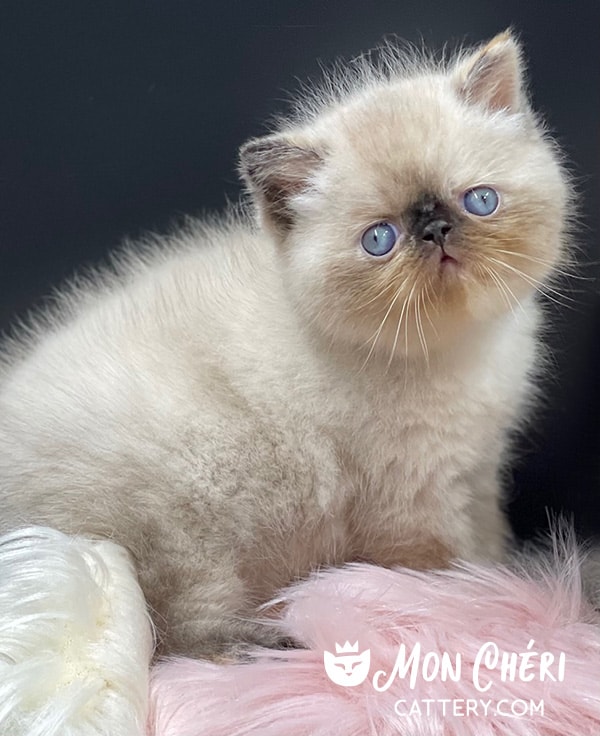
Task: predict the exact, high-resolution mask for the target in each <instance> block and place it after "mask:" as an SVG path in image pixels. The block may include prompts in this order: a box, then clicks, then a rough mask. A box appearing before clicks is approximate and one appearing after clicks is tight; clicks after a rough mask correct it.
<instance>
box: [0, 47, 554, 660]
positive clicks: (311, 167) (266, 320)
mask: <svg viewBox="0 0 600 736" xmlns="http://www.w3.org/2000/svg"><path fill="white" fill-rule="evenodd" d="M299 109H300V112H299V114H298V115H297V116H296V118H295V119H293V120H292V121H288V122H285V123H283V124H282V125H281V126H280V128H279V130H278V131H277V132H275V133H274V134H272V135H269V136H267V137H265V138H261V139H255V140H251V141H250V142H249V143H247V144H246V145H245V146H244V147H243V148H242V150H241V163H240V169H241V172H242V175H243V177H244V179H245V182H246V184H247V185H248V189H249V191H250V194H251V196H252V198H253V201H254V204H255V210H256V214H257V220H258V222H257V224H255V223H253V222H252V221H251V219H250V218H247V217H245V216H243V215H235V214H230V215H228V216H227V217H226V218H223V219H222V220H220V221H216V222H213V223H208V224H207V223H204V224H202V223H194V224H192V225H190V227H189V228H188V229H187V230H185V231H184V232H181V233H179V234H177V235H176V236H174V237H172V238H171V239H169V240H168V242H166V239H163V241H161V242H159V243H158V244H156V243H155V244H154V245H153V247H152V248H146V249H144V250H142V251H138V252H137V253H129V254H128V255H127V256H126V257H124V258H123V259H122V263H121V264H120V266H119V268H118V273H117V274H116V275H112V276H111V275H107V274H104V275H103V276H102V278H99V279H98V280H97V282H96V283H95V284H87V283H79V284H78V285H77V286H76V287H75V289H73V290H71V291H70V292H68V293H66V295H65V296H64V298H63V300H62V304H61V306H60V308H59V309H58V310H57V311H54V312H52V313H51V314H50V315H47V316H46V318H45V320H43V325H41V326H40V325H38V327H37V328H36V329H35V330H34V331H33V334H31V333H26V334H24V336H23V338H22V339H21V340H19V341H16V342H14V341H13V342H12V343H11V344H9V345H8V346H7V349H6V350H5V352H6V359H5V361H4V362H5V365H4V369H3V375H2V380H1V387H0V496H1V504H2V526H3V527H4V528H5V529H8V528H12V527H15V526H19V525H23V524H26V523H27V524H29V523H37V524H46V525H51V526H53V527H57V528H59V529H61V530H63V531H66V532H70V533H77V534H84V535H98V536H101V537H109V538H111V539H114V540H116V541H118V542H120V543H121V544H123V545H125V546H126V547H127V549H128V550H129V551H130V552H131V554H132V556H133V558H134V560H135V562H136V565H137V569H138V572H139V577H140V581H141V584H142V587H143V589H144V591H145V594H146V596H147V599H148V601H149V603H150V605H151V607H152V609H153V610H154V611H155V612H156V622H157V624H158V627H159V629H160V630H161V631H162V636H163V649H164V651H168V652H186V653H188V654H192V653H194V654H202V655H205V656H211V655H216V654H218V653H219V652H222V651H224V650H227V649H228V648H229V647H231V646H232V645H234V644H235V643H236V642H240V641H245V642H249V641H258V642H262V643H266V644H274V643H275V642H276V638H277V632H276V631H275V630H273V629H271V628H268V627H264V626H261V625H259V624H258V623H257V622H256V621H255V620H254V618H255V616H256V610H257V607H258V606H259V605H260V604H261V603H263V602H264V601H266V600H267V599H268V598H269V597H270V596H272V595H273V594H274V593H275V592H276V591H277V589H278V588H280V587H281V586H283V585H285V584H286V583H289V582H290V581H291V580H294V579H296V578H298V577H302V576H305V575H307V574H308V572H309V571H310V570H311V569H314V568H316V567H319V566H323V565H338V564H341V563H344V562H346V561H349V560H357V559H360V560H371V561H373V562H375V563H379V564H381V565H395V564H401V565H407V566H413V567H419V568H427V567H435V566H443V565H446V564H447V563H448V562H449V560H451V559H452V558H454V557H462V558H465V559H469V560H474V559H479V558H490V559H497V558H499V557H500V556H501V555H502V553H503V545H504V543H505V539H506V536H507V533H506V532H507V526H506V523H505V520H504V517H503V514H502V511H501V492H500V473H501V467H502V462H503V458H504V457H505V454H506V449H507V442H508V440H507V435H508V432H509V430H510V429H511V428H513V427H514V426H515V425H517V424H518V423H519V422H520V420H521V419H522V417H523V415H524V411H525V407H526V405H527V403H528V397H529V395H530V392H531V384H530V381H529V378H528V376H530V374H531V371H532V368H534V367H535V363H536V361H537V360H538V357H537V353H536V336H535V335H536V330H537V328H538V318H539V313H538V308H537V307H536V304H535V302H534V299H533V292H534V291H535V286H536V285H539V284H540V283H545V282H546V281H547V280H548V279H549V278H550V277H551V276H552V274H553V269H554V268H555V266H556V264H557V263H558V262H559V261H560V259H561V258H562V257H563V255H564V252H565V247H564V222H563V221H564V213H565V207H566V204H567V200H568V187H567V184H566V179H565V176H564V173H563V171H562V170H561V166H560V164H559V160H558V157H557V154H556V152H555V148H554V146H553V145H552V143H551V142H550V141H549V140H548V139H547V137H546V136H545V134H544V131H543V128H542V127H541V125H540V123H539V122H538V121H537V119H536V118H535V116H534V115H533V113H532V112H531V110H530V108H529V106H528V102H527V99H526V96H525V92H524V89H523V81H522V69H521V61H520V51H519V47H518V45H517V43H516V42H515V40H514V39H513V38H512V37H511V36H510V35H509V34H503V35H500V36H498V37H496V38H495V39H493V40H492V41H491V42H490V43H489V44H487V45H486V46H484V47H482V48H479V49H477V50H475V51H473V52H471V53H464V54H462V55H460V57H459V58H457V59H455V60H454V61H453V62H452V63H450V64H447V65H437V66H436V65H435V64H433V63H432V62H426V61H423V60H415V59H413V58H405V57H404V56H402V55H399V54H394V53H388V54H387V56H386V55H384V60H383V63H382V64H380V65H379V66H378V67H376V66H374V65H372V64H370V62H368V61H362V62H359V63H358V64H357V65H356V66H355V67H354V68H353V69H351V70H350V71H347V72H346V73H345V75H342V76H338V77H336V78H334V79H333V80H330V83H329V87H328V88H326V89H325V90H321V91H320V92H319V93H317V94H316V95H315V96H314V98H311V99H305V100H303V102H302V103H301V105H300V106H299ZM157 246H158V247H157Z"/></svg>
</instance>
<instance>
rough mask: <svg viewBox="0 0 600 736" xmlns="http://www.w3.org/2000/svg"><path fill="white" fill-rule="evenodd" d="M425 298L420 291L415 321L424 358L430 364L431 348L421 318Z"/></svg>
mask: <svg viewBox="0 0 600 736" xmlns="http://www.w3.org/2000/svg"><path fill="white" fill-rule="evenodd" d="M422 298H423V294H422V292H421V291H419V294H418V296H417V301H416V304H415V321H416V324H417V333H418V335H419V342H420V343H421V347H422V348H423V356H424V357H425V362H426V363H427V364H429V348H428V347H427V340H426V339H425V332H424V330H423V321H422V318H421V299H422Z"/></svg>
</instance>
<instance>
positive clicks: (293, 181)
mask: <svg viewBox="0 0 600 736" xmlns="http://www.w3.org/2000/svg"><path fill="white" fill-rule="evenodd" d="M322 163H323V158H322V156H321V155H320V154H319V153H317V152H316V151H315V150H313V149H312V148H310V147H307V146H302V145H299V144H297V143H295V142H293V141H292V140H290V139H289V138H287V137H286V136H284V135H269V136H265V137H264V138H254V139H252V140H250V141H248V142H247V143H245V144H244V145H243V146H242V147H241V149H240V164H239V170H240V173H241V175H242V177H243V178H244V180H245V182H246V184H247V185H248V188H249V189H250V192H251V194H252V196H253V198H254V201H255V203H256V205H257V208H258V210H259V212H260V214H261V216H262V217H263V218H266V219H267V221H268V224H271V225H272V226H273V227H274V228H275V231H276V232H278V233H279V234H281V235H284V234H285V233H286V232H287V231H288V230H289V229H290V228H291V227H292V225H293V223H294V211H293V208H292V207H291V205H290V199H291V198H292V197H293V196H294V195H295V194H300V193H301V192H303V191H305V190H306V189H308V187H309V186H310V179H311V177H312V175H313V174H314V173H315V171H316V170H317V169H318V168H319V167H320V166H321V164H322Z"/></svg>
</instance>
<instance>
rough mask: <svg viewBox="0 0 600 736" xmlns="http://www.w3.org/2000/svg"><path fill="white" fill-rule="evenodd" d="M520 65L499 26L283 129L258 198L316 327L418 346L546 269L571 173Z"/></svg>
mask: <svg viewBox="0 0 600 736" xmlns="http://www.w3.org/2000/svg"><path fill="white" fill-rule="evenodd" d="M488 57H490V58H488ZM520 74H521V72H520V68H519V60H518V50H517V47H516V45H515V43H514V41H512V40H511V39H510V38H507V37H506V36H503V37H499V38H498V39H496V40H495V41H493V42H492V43H491V44H489V45H488V46H487V47H486V48H485V49H483V50H482V51H479V52H477V53H476V54H474V55H473V56H471V57H469V58H467V59H466V60H464V61H462V62H460V63H459V64H457V65H456V66H455V67H454V68H453V69H451V70H450V71H448V72H437V73H432V72H423V73H422V74H420V75H419V74H417V75H416V76H405V77H403V78H401V79H397V80H391V81H387V82H379V83H378V84H372V85H370V86H369V87H367V88H366V89H365V90H364V91H363V92H362V93H359V94H355V95H354V96H353V97H351V98H350V99H348V100H347V101H346V102H345V103H341V104H339V105H337V106H334V107H332V108H331V109H329V110H327V111H326V112H324V113H323V114H321V116H319V117H318V118H317V119H316V120H315V121H313V122H312V124H311V125H310V126H308V127H305V128H304V129H300V130H298V131H291V132H290V134H289V135H288V136H287V137H286V144H285V145H284V148H282V149H280V150H279V152H278V153H277V156H276V158H275V164H276V166H279V170H278V175H279V178H277V177H275V178H271V179H270V180H269V183H268V185H267V186H265V184H264V182H263V181H261V180H260V178H259V179H258V181H260V185H261V186H263V189H262V191H263V192H264V193H265V195H264V199H262V206H263V208H264V210H263V212H264V215H265V221H266V222H267V223H268V224H270V225H271V226H272V227H273V229H274V231H275V233H276V235H277V237H278V238H279V239H280V241H281V243H282V252H283V255H284V258H285V263H286V266H287V280H288V286H289V288H290V289H291V291H292V293H293V295H294V298H295V300H296V302H297V304H298V305H299V307H300V308H301V309H303V310H304V311H305V312H306V314H307V315H308V317H309V318H310V319H311V320H312V321H313V322H314V323H315V324H316V325H317V327H318V328H319V329H322V330H323V331H324V332H326V333H328V334H329V335H331V336H334V337H338V338H343V339H346V340H351V341H353V342H354V343H355V344H360V345H363V346H364V349H365V350H367V352H369V351H371V349H373V350H372V351H373V352H374V353H375V354H379V353H381V351H383V353H384V354H385V355H387V356H390V357H391V356H392V355H396V354H404V353H408V354H414V355H416V354H423V355H426V354H427V353H428V352H429V351H430V350H435V349H436V348H437V347H438V346H440V345H443V344H446V343H447V342H448V341H451V340H453V339H454V338H455V337H456V335H457V334H460V333H464V331H465V329H468V327H469V325H472V324H473V323H478V322H481V321H485V320H489V319H491V318H494V317H495V316H497V315H499V314H502V313H504V312H506V311H508V310H515V311H517V310H518V309H519V301H520V300H522V299H524V298H526V297H527V295H528V294H530V293H531V292H532V291H533V290H534V289H535V287H536V285H537V284H539V283H540V282H543V281H544V280H546V279H547V277H548V276H549V274H550V273H551V272H552V269H553V268H554V267H555V265H556V263H557V262H558V261H559V259H560V258H561V251H562V238H563V219H564V209H565V205H566V200H567V186H566V184H565V181H564V177H563V174H562V172H561V169H560V167H559V165H558V163H557V161H556V157H555V154H554V152H553V149H552V147H551V146H550V145H549V144H548V143H547V142H546V141H545V140H544V139H543V137H542V135H541V133H540V131H539V128H538V127H536V125H535V122H534V120H533V117H532V115H531V113H530V112H529V111H528V109H527V106H526V103H525V101H524V99H523V96H522V92H521V81H520ZM266 140H274V139H266ZM280 140H281V139H280ZM260 145H262V146H263V148H260ZM260 145H259V147H258V150H259V154H260V157H262V158H261V161H266V160H267V158H268V155H267V153H266V150H267V149H265V148H264V143H263V144H260ZM277 145H278V144H276V146H277ZM254 150H255V151H256V150H257V149H256V148H255V149H254ZM273 150H274V149H271V153H272V151H273ZM269 166H271V171H272V167H273V162H272V161H271V163H270V164H269ZM259 170H260V169H259ZM247 173H248V174H249V176H250V177H252V175H253V174H255V173H256V171H250V172H248V169H247ZM252 181H253V182H254V183H255V185H256V181H257V178H256V176H255V177H254V178H253V179H252ZM269 187H270V189H269ZM255 191H256V190H255Z"/></svg>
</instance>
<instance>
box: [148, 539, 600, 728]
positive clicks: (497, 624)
mask: <svg viewBox="0 0 600 736" xmlns="http://www.w3.org/2000/svg"><path fill="white" fill-rule="evenodd" d="M559 549H560V545H559ZM581 564H582V558H581V557H580V556H579V555H578V554H577V553H576V552H575V551H574V548H573V547H571V549H570V550H569V551H568V552H567V553H566V554H565V550H564V549H562V550H561V554H559V555H557V556H555V557H554V559H553V558H552V556H551V555H549V556H540V557H539V558H538V560H537V561H536V560H531V559H530V560H529V561H528V562H527V565H526V566H525V567H523V566H519V567H516V568H513V569H509V568H506V567H502V566H495V567H484V566H475V565H463V566H460V567H457V568H455V569H451V570H448V571H441V572H428V573H421V572H412V571H409V570H400V569H397V570H385V569H382V568H377V567H372V566H369V565H364V564H363V565H358V564H357V565H352V566H348V567H346V568H344V569H341V570H331V571H326V572H322V573H320V574H318V575H316V576H315V577H313V578H312V579H311V580H309V581H306V582H303V583H299V584H298V585H297V586H295V587H292V588H291V589H290V590H288V591H287V592H286V593H285V594H284V596H283V600H284V601H285V605H286V608H285V611H284V613H283V614H282V618H283V627H284V629H285V631H286V632H287V633H288V634H289V636H290V637H293V638H294V639H296V640H298V641H301V642H303V643H304V644H305V646H306V647H307V648H306V649H303V650H296V651H291V652H286V653H281V652H280V653H277V652H266V651H264V650H262V651H260V650H258V651H256V652H254V653H253V654H254V657H255V661H253V662H251V663H248V664H238V665H217V664H212V663H207V662H198V661H193V660H185V659H180V660H175V661H172V662H168V663H164V664H161V665H159V666H158V667H156V668H155V669H154V673H153V678H152V695H151V719H150V724H149V729H148V734H149V736H208V735H210V736H281V734H286V736H308V735H310V736H337V735H338V734H344V736H567V734H568V735H569V736H597V734H598V733H600V688H599V687H598V682H600V628H599V624H600V616H599V614H598V612H595V611H594V610H593V609H592V608H591V606H590V605H589V603H588V602H587V601H586V600H585V599H584V598H583V596H582V581H581V577H580V566H581ZM531 639H534V640H535V643H534V645H533V647H532V649H531V651H536V652H537V653H538V655H539V654H540V653H543V652H550V653H552V654H554V655H556V656H558V655H559V653H560V652H564V653H565V654H566V667H565V678H564V681H562V682H549V681H546V682H541V681H540V677H539V674H538V675H535V674H534V673H535V671H536V667H537V672H538V673H539V662H540V657H539V656H538V657H534V658H533V659H532V660H530V663H531V662H535V663H536V664H535V665H534V667H533V668H530V669H527V670H525V673H526V675H527V676H530V675H533V677H532V679H531V680H530V681H528V682H523V681H520V680H519V678H518V677H517V679H516V681H510V680H507V681H506V682H502V680H501V676H500V672H499V671H495V672H488V671H487V670H482V673H483V674H482V679H481V684H482V685H485V684H486V683H487V682H488V680H491V681H492V687H491V689H490V690H489V691H488V692H485V693H481V692H478V691H477V690H476V688H475V687H474V685H473V678H472V672H473V664H474V662H475V660H476V657H477V654H478V652H479V650H480V648H481V647H482V646H483V645H484V644H485V643H486V642H490V641H492V642H494V643H496V644H497V645H498V646H499V648H500V650H502V651H506V652H517V653H521V652H527V646H528V643H529V640H531ZM346 641H350V642H351V643H352V644H353V643H354V642H358V643H359V650H360V651H361V652H362V651H363V650H365V649H367V648H369V649H370V673H369V677H368V678H367V679H366V680H365V681H364V682H363V683H362V684H359V685H357V686H353V687H341V686H339V685H336V684H334V683H333V682H331V681H330V680H329V679H328V677H327V675H326V673H325V670H324V664H323V663H324V651H331V652H335V643H336V642H339V643H340V644H343V643H344V642H346ZM401 644H405V645H406V647H407V651H408V652H409V653H410V652H411V651H412V648H413V647H414V646H415V645H416V644H420V646H421V651H422V657H421V662H422V661H423V658H424V656H425V655H426V654H427V653H428V652H435V653H436V654H438V655H441V654H442V653H443V652H448V653H449V654H451V656H452V658H454V656H455V655H456V653H461V655H462V657H463V669H462V675H461V678H460V679H459V681H458V682H453V681H451V680H447V681H446V682H442V681H440V680H439V679H437V680H434V681H432V682H426V681H424V679H423V677H422V676H421V675H419V676H418V677H417V679H416V686H415V687H414V689H411V687H410V682H409V677H407V678H406V679H404V680H403V679H394V681H393V683H392V685H391V686H390V688H389V690H387V691H385V692H376V691H375V690H374V688H373V686H372V684H371V681H372V678H373V675H374V673H375V672H376V671H377V670H379V669H384V670H386V672H387V673H388V675H389V674H390V673H391V671H392V667H393V665H394V662H395V661H396V656H397V654H398V650H399V647H400V645H401ZM518 661H519V664H520V662H521V660H518ZM517 666H518V665H517ZM554 672H555V673H556V672H557V670H556V669H555V670H554ZM385 680H386V678H385V677H384V678H383V679H382V683H383V682H385ZM200 695H201V697H200ZM427 699H430V700H432V701H434V704H433V705H432V706H430V707H431V709H432V710H431V713H430V714H429V715H428V714H427V713H426V708H427V706H426V702H425V701H426V700H427ZM444 699H446V701H447V703H446V707H447V708H448V714H447V715H446V716H445V717H444V716H443V715H442V701H443V700H444ZM398 701H405V702H403V703H400V704H399V710H400V711H401V712H402V713H406V711H407V710H408V709H409V708H410V707H411V706H412V704H413V702H414V701H418V702H419V707H420V709H422V714H421V715H413V716H412V717H407V716H406V715H400V714H397V713H396V712H395V704H396V703H398ZM467 701H469V702H470V703H471V704H473V703H477V708H478V710H477V712H474V711H471V713H470V714H469V715H465V713H466V703H467ZM481 701H490V705H489V706H488V711H487V712H484V709H483V706H482V705H481ZM515 701H519V702H520V705H517V706H515V708H516V712H517V713H522V714H523V713H524V708H525V707H528V706H529V703H530V702H533V703H535V704H536V705H537V704H539V702H540V701H543V704H544V712H543V714H542V713H541V712H537V713H536V712H535V711H534V709H532V710H531V711H530V712H528V713H526V714H525V715H522V717H513V716H512V711H511V708H512V704H514V702H515ZM455 702H456V704H457V705H456V706H455V705H454V703H455ZM523 703H525V704H526V706H524V705H523ZM455 707H456V708H457V713H458V715H452V710H453V708H455Z"/></svg>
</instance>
